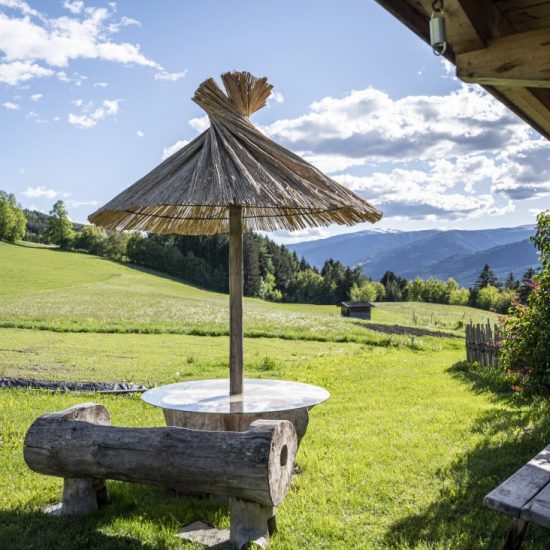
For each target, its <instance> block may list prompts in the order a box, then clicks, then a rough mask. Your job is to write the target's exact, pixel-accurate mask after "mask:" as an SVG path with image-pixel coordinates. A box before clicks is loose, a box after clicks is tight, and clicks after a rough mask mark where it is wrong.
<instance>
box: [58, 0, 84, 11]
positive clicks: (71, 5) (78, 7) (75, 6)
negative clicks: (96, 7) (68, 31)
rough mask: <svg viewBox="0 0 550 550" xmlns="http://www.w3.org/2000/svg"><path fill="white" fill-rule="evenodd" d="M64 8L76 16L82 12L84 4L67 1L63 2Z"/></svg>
mask: <svg viewBox="0 0 550 550" xmlns="http://www.w3.org/2000/svg"><path fill="white" fill-rule="evenodd" d="M63 7H64V8H65V9H67V10H69V11H70V12H71V13H74V14H76V13H80V12H81V11H82V8H84V2H83V1H82V0H73V1H72V2H71V1H70V0H65V1H64V2H63Z"/></svg>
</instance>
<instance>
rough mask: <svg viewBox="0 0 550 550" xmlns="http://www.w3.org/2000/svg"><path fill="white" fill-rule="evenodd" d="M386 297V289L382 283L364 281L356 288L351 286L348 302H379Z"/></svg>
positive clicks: (354, 285) (355, 285)
mask: <svg viewBox="0 0 550 550" xmlns="http://www.w3.org/2000/svg"><path fill="white" fill-rule="evenodd" d="M385 296H386V289H385V287H384V285H383V284H382V283H375V282H374V281H365V282H364V283H363V284H362V285H360V286H358V285H357V284H356V283H354V284H353V286H352V287H351V290H350V300H351V301H352V302H379V301H380V300H383V299H384V297H385Z"/></svg>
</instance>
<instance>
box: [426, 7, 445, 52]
mask: <svg viewBox="0 0 550 550" xmlns="http://www.w3.org/2000/svg"><path fill="white" fill-rule="evenodd" d="M432 10H433V11H432V16H431V18H430V45H431V47H432V50H433V52H434V54H435V55H443V54H444V53H445V50H446V49H447V36H446V34H445V19H444V18H443V0H434V1H433V2H432Z"/></svg>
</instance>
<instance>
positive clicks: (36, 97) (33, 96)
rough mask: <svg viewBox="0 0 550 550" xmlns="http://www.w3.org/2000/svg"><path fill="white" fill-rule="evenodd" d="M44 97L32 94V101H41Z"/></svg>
mask: <svg viewBox="0 0 550 550" xmlns="http://www.w3.org/2000/svg"><path fill="white" fill-rule="evenodd" d="M43 97H44V96H43V95H42V94H32V95H31V99H32V101H40V100H41V99H42V98H43Z"/></svg>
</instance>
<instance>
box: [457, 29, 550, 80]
mask: <svg viewBox="0 0 550 550" xmlns="http://www.w3.org/2000/svg"><path fill="white" fill-rule="evenodd" d="M456 74H457V76H458V78H460V79H461V80H463V81H464V82H470V83H477V84H484V85H492V86H519V87H535V88H537V87H538V88H548V87H550V29H548V28H545V29H540V30H535V31H527V32H522V33H516V34H513V35H510V36H504V37H502V38H496V39H493V40H490V41H489V43H488V46H487V48H483V49H479V50H475V51H468V52H464V53H461V54H458V55H457V56H456Z"/></svg>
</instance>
